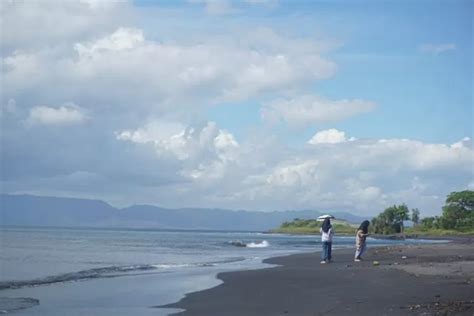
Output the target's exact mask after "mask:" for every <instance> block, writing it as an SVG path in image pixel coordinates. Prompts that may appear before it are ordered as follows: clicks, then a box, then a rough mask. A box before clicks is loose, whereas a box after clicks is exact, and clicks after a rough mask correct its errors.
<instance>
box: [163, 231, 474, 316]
mask: <svg viewBox="0 0 474 316" xmlns="http://www.w3.org/2000/svg"><path fill="white" fill-rule="evenodd" d="M422 239H427V238H426V237H425V236H423V238H422ZM436 239H438V240H439V239H443V240H450V242H449V243H434V244H413V245H404V246H379V247H371V248H369V250H368V253H367V254H366V255H365V258H364V259H365V261H363V262H359V263H356V262H353V253H354V250H353V249H347V248H341V249H335V250H334V254H333V257H334V261H333V263H331V264H327V265H320V264H319V256H320V251H317V252H311V253H301V254H293V255H289V256H283V257H274V258H269V259H265V260H264V261H263V263H267V264H272V265H276V266H275V267H271V268H266V269H259V270H249V271H233V272H224V273H219V274H218V275H217V278H218V279H219V280H221V281H222V283H221V284H220V285H218V286H216V287H214V288H210V289H206V290H203V291H198V292H193V293H188V294H186V296H185V297H184V298H183V299H181V300H180V301H179V302H176V303H173V304H168V305H163V306H155V307H157V308H179V309H181V310H183V312H179V313H176V314H172V315H207V316H209V315H232V316H238V315H248V316H252V315H255V316H257V315H258V316H264V315H324V314H331V315H347V314H349V313H351V314H356V315H362V314H364V315H441V314H442V315H473V314H474V295H469V293H474V244H473V242H472V237H467V238H466V237H464V236H461V237H459V238H458V237H455V238H449V237H447V238H436ZM369 247H370V244H369ZM374 261H377V265H374ZM368 306H370V307H368Z"/></svg>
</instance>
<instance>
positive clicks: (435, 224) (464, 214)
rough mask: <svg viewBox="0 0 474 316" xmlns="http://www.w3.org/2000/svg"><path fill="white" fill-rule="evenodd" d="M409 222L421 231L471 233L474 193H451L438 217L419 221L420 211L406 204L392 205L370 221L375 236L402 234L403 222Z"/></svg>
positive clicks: (468, 191)
mask: <svg viewBox="0 0 474 316" xmlns="http://www.w3.org/2000/svg"><path fill="white" fill-rule="evenodd" d="M408 220H411V221H412V222H413V225H414V226H415V227H416V228H419V229H421V230H429V229H446V230H456V231H461V232H462V231H472V230H473V229H474V191H470V190H465V191H460V192H452V193H450V194H449V195H448V196H447V198H446V203H445V205H444V206H443V211H442V214H441V215H440V216H432V217H425V218H423V219H421V220H420V211H419V210H418V209H417V208H415V209H412V210H411V215H410V210H409V209H408V206H407V205H406V204H401V205H393V206H390V207H388V208H386V209H385V210H384V211H383V212H382V213H380V214H379V215H377V216H376V217H374V218H373V219H372V223H371V224H372V229H373V230H374V232H375V233H377V234H394V233H403V232H404V228H405V227H404V222H405V221H408Z"/></svg>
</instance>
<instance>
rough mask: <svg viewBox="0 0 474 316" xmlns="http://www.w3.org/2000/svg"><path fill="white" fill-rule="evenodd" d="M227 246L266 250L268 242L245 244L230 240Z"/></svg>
mask: <svg viewBox="0 0 474 316" xmlns="http://www.w3.org/2000/svg"><path fill="white" fill-rule="evenodd" d="M229 244H230V245H232V246H235V247H247V248H266V247H268V246H269V245H270V244H269V243H268V241H266V240H262V241H259V242H249V243H245V242H243V241H241V240H232V241H229Z"/></svg>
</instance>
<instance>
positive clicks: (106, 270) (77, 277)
mask: <svg viewBox="0 0 474 316" xmlns="http://www.w3.org/2000/svg"><path fill="white" fill-rule="evenodd" d="M244 260H245V258H244V257H235V258H227V259H224V260H220V261H211V262H196V263H169V264H166V263H164V264H143V265H139V264H138V265H127V266H109V267H102V268H94V269H88V270H82V271H77V272H70V273H64V274H58V275H53V276H48V277H44V278H39V279H33V280H21V281H2V282H0V290H6V289H17V288H22V287H32V286H40V285H49V284H53V283H61V282H70V281H81V280H89V279H98V278H113V277H120V276H125V275H127V274H128V275H129V274H130V273H133V272H147V271H148V272H150V271H157V272H159V271H163V272H164V271H166V270H168V269H179V268H192V267H194V268H199V267H214V266H217V265H221V264H226V263H235V262H239V261H244Z"/></svg>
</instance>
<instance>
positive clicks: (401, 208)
mask: <svg viewBox="0 0 474 316" xmlns="http://www.w3.org/2000/svg"><path fill="white" fill-rule="evenodd" d="M409 218H410V216H409V211H408V207H407V206H406V205H405V204H402V205H398V206H397V205H394V206H390V207H388V208H386V209H385V210H384V211H383V212H382V213H380V214H379V215H378V216H377V217H375V218H373V219H372V223H371V224H372V230H373V231H374V232H375V233H376V234H396V233H403V230H404V225H403V222H404V221H406V220H408V219H409Z"/></svg>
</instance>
